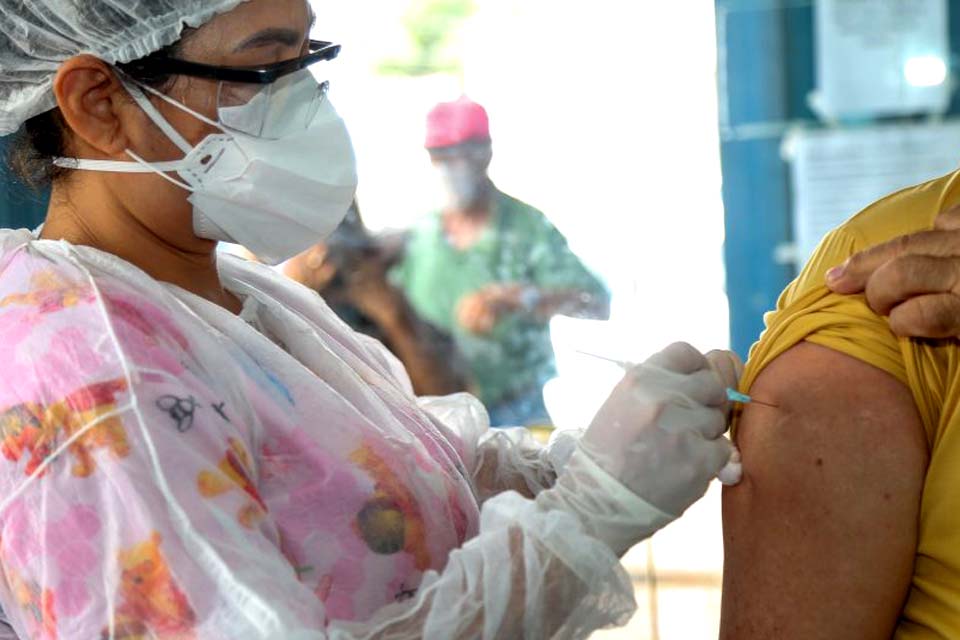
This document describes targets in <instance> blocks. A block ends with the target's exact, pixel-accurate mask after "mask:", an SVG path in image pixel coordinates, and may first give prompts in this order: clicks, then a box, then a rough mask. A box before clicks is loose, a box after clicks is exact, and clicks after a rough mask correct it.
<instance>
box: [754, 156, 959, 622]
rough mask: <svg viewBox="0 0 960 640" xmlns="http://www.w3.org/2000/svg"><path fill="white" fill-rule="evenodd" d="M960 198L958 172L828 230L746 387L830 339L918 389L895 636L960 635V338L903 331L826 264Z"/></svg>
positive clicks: (768, 334)
mask: <svg viewBox="0 0 960 640" xmlns="http://www.w3.org/2000/svg"><path fill="white" fill-rule="evenodd" d="M957 203H960V172H957V173H954V174H951V175H948V176H945V177H943V178H939V179H937V180H933V181H931V182H927V183H925V184H922V185H919V186H916V187H911V188H909V189H905V190H903V191H900V192H898V193H895V194H893V195H891V196H888V197H886V198H884V199H883V200H880V201H879V202H877V203H876V204H873V205H871V206H870V207H868V208H867V209H865V210H864V211H863V212H861V213H860V214H858V215H857V216H855V217H854V218H852V219H851V220H849V221H848V222H846V223H845V224H844V225H843V226H841V227H839V228H838V229H836V230H834V231H833V232H832V233H830V234H829V235H828V236H827V237H826V238H825V239H824V240H823V242H822V243H821V244H820V246H819V247H818V248H817V251H816V252H815V253H814V256H813V257H812V258H811V259H810V262H809V263H808V264H807V266H806V267H805V268H804V270H803V272H802V273H801V274H800V276H799V277H798V278H797V279H796V280H795V281H794V282H793V283H792V284H791V285H790V286H789V287H787V289H786V290H785V291H784V292H783V295H782V296H781V297H780V300H779V301H778V302H777V309H776V310H775V311H772V312H770V313H768V314H767V315H766V317H765V318H764V320H765V322H766V327H767V328H766V330H765V331H764V333H763V335H762V336H761V338H760V341H759V342H758V343H757V344H756V345H754V347H753V350H752V351H751V354H750V361H749V363H748V364H747V368H746V371H745V373H744V378H743V382H742V385H741V387H742V389H743V390H744V391H745V392H749V390H750V386H751V385H752V384H753V382H754V381H755V380H756V379H757V376H758V375H759V374H760V372H761V371H762V370H763V369H764V367H766V366H767V365H768V364H769V363H770V362H772V361H773V360H774V359H775V358H777V356H779V355H780V354H782V353H783V352H784V351H786V350H787V349H789V348H790V347H792V346H794V345H796V344H797V343H799V342H801V341H807V342H812V343H815V344H819V345H821V346H825V347H829V348H831V349H833V350H835V351H840V352H842V353H845V354H847V355H849V356H852V357H854V358H857V359H858V360H861V361H863V362H866V363H869V364H871V365H873V366H875V367H878V368H879V369H882V370H884V371H886V372H888V373H890V374H891V375H893V376H895V377H896V378H897V379H899V380H900V381H901V382H903V384H905V385H906V386H907V387H909V389H910V391H911V392H912V394H913V398H914V401H915V402H916V405H917V408H918V410H919V413H920V416H921V418H922V420H923V426H924V430H925V431H926V437H927V444H928V446H929V450H930V466H929V468H928V469H927V476H926V481H925V486H924V491H923V497H922V501H921V507H920V532H919V533H920V535H919V541H918V546H917V553H916V566H915V568H914V574H913V583H912V587H911V591H910V595H909V598H908V600H907V604H906V608H905V610H904V615H903V618H902V620H901V622H900V625H899V627H898V628H897V631H896V633H895V634H894V638H896V639H897V640H913V639H915V638H930V637H943V638H960V343H958V342H957V341H954V340H949V341H938V342H933V341H921V340H910V339H898V338H897V337H896V336H894V335H893V333H891V331H890V329H889V326H888V324H887V321H886V319H885V318H882V317H879V316H877V315H876V314H875V313H873V312H872V311H871V310H870V309H869V307H867V305H866V302H865V300H864V298H863V296H839V295H836V294H834V293H832V292H830V291H829V290H828V289H827V288H826V286H825V284H824V282H825V275H826V272H827V271H828V270H829V269H830V268H832V267H835V266H837V265H839V264H842V263H843V261H844V260H846V259H847V258H848V257H850V256H851V255H852V254H854V253H856V252H858V251H860V250H862V249H866V248H868V247H870V246H872V245H875V244H877V243H880V242H885V241H887V240H891V239H893V238H895V237H897V236H900V235H903V234H906V233H914V232H917V231H923V230H926V229H930V228H932V226H933V223H934V219H935V218H936V216H937V214H939V213H940V212H942V211H945V210H946V209H948V208H949V207H951V206H952V205H954V204H957Z"/></svg>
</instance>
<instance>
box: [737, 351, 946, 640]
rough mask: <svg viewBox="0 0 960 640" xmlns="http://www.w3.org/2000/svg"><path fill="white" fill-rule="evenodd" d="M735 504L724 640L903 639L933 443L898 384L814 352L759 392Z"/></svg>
mask: <svg viewBox="0 0 960 640" xmlns="http://www.w3.org/2000/svg"><path fill="white" fill-rule="evenodd" d="M750 392H751V394H752V395H753V396H754V397H755V398H757V399H759V400H763V401H765V402H772V403H775V404H778V405H779V408H778V409H769V408H765V407H762V406H751V407H749V408H748V409H747V410H746V411H745V412H744V415H743V416H742V419H741V421H740V425H739V431H738V433H737V441H738V444H739V446H740V448H741V451H742V454H743V464H744V472H745V477H744V481H743V483H742V484H741V485H740V486H738V487H735V488H731V489H727V490H726V491H725V493H724V497H723V527H724V550H725V564H724V580H723V612H722V622H721V633H720V635H721V638H730V639H733V638H736V639H737V640H749V639H753V638H758V639H759V638H778V639H782V640H792V639H794V638H797V639H800V638H803V639H804V640H809V639H811V638H889V637H890V635H891V633H892V631H893V629H894V628H895V626H896V622H897V618H898V616H899V613H900V610H901V608H902V606H903V602H904V599H905V597H906V595H907V592H908V589H909V586H910V579H911V575H912V572H913V560H914V554H915V550H916V544H917V523H918V518H919V510H920V496H921V491H922V487H923V479H924V473H925V469H926V463H927V453H926V441H925V438H924V436H923V428H922V424H921V421H920V417H919V416H918V414H917V411H916V408H915V406H914V402H913V398H912V396H911V393H910V391H909V389H907V388H906V387H905V386H904V385H903V384H902V383H901V382H899V381H898V380H897V379H896V378H894V377H893V376H891V375H889V374H888V373H885V372H883V371H881V370H880V369H876V368H874V367H872V366H870V365H868V364H865V363H863V362H861V361H859V360H856V359H854V358H851V357H849V356H847V355H844V354H841V353H839V352H837V351H833V350H830V349H828V348H826V347H821V346H817V345H814V344H810V343H800V344H798V345H796V346H794V347H793V348H791V349H790V350H788V351H786V352H785V353H784V354H783V355H781V356H779V357H778V358H777V359H775V360H774V361H773V362H771V363H770V364H769V365H768V366H767V368H766V369H764V371H763V372H762V373H761V374H760V376H759V377H758V378H757V380H756V382H754V384H753V385H752V387H751V389H750Z"/></svg>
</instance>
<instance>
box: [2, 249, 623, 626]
mask: <svg viewBox="0 0 960 640" xmlns="http://www.w3.org/2000/svg"><path fill="white" fill-rule="evenodd" d="M0 262H2V270H0V360H2V362H3V366H2V368H0V377H2V382H0V429H2V431H0V437H2V442H0V451H2V456H0V496H2V497H0V570H2V576H0V604H2V606H3V609H4V611H5V612H6V615H7V617H8V618H9V619H10V621H11V623H12V625H13V626H14V628H15V629H16V631H17V633H18V634H19V636H20V637H21V638H37V639H43V640H50V639H54V638H77V639H83V640H89V639H91V638H105V639H122V638H159V639H173V638H176V639H191V638H195V639H198V640H207V639H210V640H214V639H216V640H219V639H224V640H226V639H230V640H235V639H238V638H243V639H246V638H251V639H253V638H284V639H291V640H292V639H308V638H318V639H319V638H397V639H401V638H421V637H425V638H444V639H448V638H522V637H528V638H547V637H560V638H575V637H585V636H587V635H588V634H589V633H590V632H591V631H592V630H594V629H597V628H600V627H603V626H607V625H611V624H619V623H624V622H625V621H626V620H627V619H628V618H629V616H630V615H631V613H632V612H633V610H634V606H635V605H634V601H633V595H632V588H631V585H630V582H629V580H628V578H627V576H626V574H625V572H624V571H623V569H622V568H621V566H620V565H619V563H618V559H617V557H616V555H615V554H614V552H612V551H611V550H610V548H609V547H608V546H607V545H605V544H604V543H601V542H600V541H599V540H598V539H597V538H596V537H594V536H591V535H588V534H587V533H586V532H585V531H584V529H583V526H582V525H581V522H583V521H584V519H583V518H576V517H574V516H571V515H569V514H568V513H567V512H566V511H565V510H564V509H562V508H556V507H555V506H553V507H552V506H551V505H555V502H551V501H550V500H549V499H544V498H546V497H548V494H550V491H541V490H542V489H544V488H546V487H548V486H550V485H552V484H553V482H554V480H555V479H556V474H557V472H558V470H559V469H560V468H561V467H562V466H563V463H564V461H565V459H567V458H568V457H569V455H570V453H571V452H572V451H573V449H574V447H573V446H572V443H573V442H574V439H573V438H572V437H570V438H560V439H558V440H557V441H556V442H555V444H554V446H551V447H548V448H546V449H541V448H539V447H537V446H536V445H535V444H534V443H533V442H532V441H531V440H530V438H529V436H528V435H527V434H526V433H525V432H524V431H522V430H516V431H504V432H496V433H493V432H490V431H489V430H488V428H487V426H486V419H485V413H484V411H483V408H482V407H480V406H479V405H478V403H477V402H476V401H475V400H473V399H472V398H470V397H469V396H456V397H452V398H431V399H423V400H420V401H418V400H417V399H416V398H414V397H413V395H412V392H411V391H410V385H409V382H408V381H407V380H406V378H405V376H404V374H403V373H402V369H401V368H400V366H399V364H398V363H397V361H396V360H395V359H393V358H392V356H390V355H389V354H388V353H387V352H386V351H385V350H384V349H383V348H382V347H381V346H380V345H379V344H377V343H375V342H373V341H370V340H369V339H365V338H363V337H361V336H358V335H357V334H355V333H353V332H352V331H351V330H350V329H349V328H348V327H347V326H346V325H344V324H343V323H342V322H341V321H340V320H339V319H337V318H336V317H335V316H334V315H333V314H332V312H330V311H329V309H328V308H327V307H326V305H325V304H324V303H323V302H322V301H321V300H320V299H319V298H318V297H317V296H316V295H315V294H313V293H311V292H309V291H308V290H307V289H305V288H301V287H300V286H299V285H296V284H294V283H292V282H288V281H286V280H284V279H283V278H282V277H280V276H278V275H276V274H275V273H274V272H273V271H272V270H270V269H267V268H265V267H260V266H258V265H253V264H249V263H245V262H243V261H241V260H239V259H235V258H232V257H225V258H224V260H223V262H222V264H221V271H222V277H223V281H224V284H225V285H226V287H227V288H228V289H229V290H230V291H232V292H233V293H235V294H236V295H237V296H238V297H240V298H241V299H243V300H244V301H245V302H244V312H243V314H242V315H241V316H240V317H237V316H235V315H232V314H230V313H228V312H226V311H225V310H223V309H221V308H219V307H217V306H215V305H212V304H210V303H208V302H207V301H205V300H202V299H199V298H197V297H195V296H193V295H191V294H189V293H187V292H185V291H183V290H180V289H177V288H175V287H172V286H169V285H164V284H161V283H159V282H157V281H155V280H153V279H152V278H150V277H149V276H147V275H146V274H144V273H143V272H141V271H139V270H138V269H136V268H135V267H133V266H131V265H130V264H128V263H125V262H123V261H121V260H119V259H117V258H115V257H113V256H110V255H108V254H104V253H101V252H98V251H96V250H93V249H89V248H83V247H74V246H71V245H68V244H66V243H62V242H52V241H37V240H34V238H33V236H32V235H31V234H30V233H29V232H26V231H16V232H11V231H3V232H0ZM510 489H515V490H516V491H510ZM537 495H538V496H539V497H537V498H531V497H529V496H537ZM524 496H528V497H524Z"/></svg>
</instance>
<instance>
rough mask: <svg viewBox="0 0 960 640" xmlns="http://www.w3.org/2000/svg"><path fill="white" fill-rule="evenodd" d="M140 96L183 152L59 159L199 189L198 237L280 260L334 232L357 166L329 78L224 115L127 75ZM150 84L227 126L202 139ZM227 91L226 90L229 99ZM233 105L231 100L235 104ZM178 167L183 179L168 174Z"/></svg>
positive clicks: (223, 110) (270, 91) (244, 102)
mask: <svg viewBox="0 0 960 640" xmlns="http://www.w3.org/2000/svg"><path fill="white" fill-rule="evenodd" d="M121 79H122V80H123V82H124V85H125V86H126V87H127V90H128V91H129V92H130V94H131V96H132V97H133V99H134V100H135V101H136V102H137V104H138V105H139V106H140V108H141V109H143V111H144V112H145V113H146V114H147V116H148V117H149V118H150V119H151V120H152V121H153V122H154V123H155V124H156V125H157V126H158V127H160V129H161V130H162V131H163V132H164V133H165V134H166V135H167V137H168V138H170V140H171V141H172V142H173V143H174V144H175V145H177V147H179V148H180V149H181V150H182V151H183V152H184V154H185V155H184V158H183V159H182V160H176V161H173V162H153V163H151V162H147V161H146V160H144V159H143V158H141V157H140V156H138V155H137V154H136V153H134V152H133V151H131V150H127V154H128V155H129V156H130V157H131V158H133V159H134V160H135V161H136V162H115V161H101V160H83V159H77V158H60V159H58V160H57V161H56V164H57V165H59V166H62V167H66V168H70V169H82V170H87V171H111V172H121V173H148V172H154V173H157V174H159V175H161V176H163V177H164V178H166V179H167V180H170V181H171V182H173V183H175V184H177V185H178V186H180V187H182V188H183V189H186V190H187V191H190V192H191V194H190V197H189V198H188V200H189V202H190V203H191V204H192V205H193V210H194V211H193V227H194V233H196V235H197V236H198V237H201V238H206V239H208V240H221V241H224V242H232V243H236V244H240V245H243V246H244V247H246V248H247V249H249V250H250V251H251V252H252V253H254V254H255V255H256V256H257V257H258V258H259V259H260V260H262V261H263V262H266V263H268V264H279V263H281V262H283V261H284V260H287V259H289V258H292V257H293V256H295V255H297V254H299V253H301V252H303V251H305V250H306V249H308V248H310V247H311V246H313V245H314V244H316V243H318V242H321V241H322V240H324V239H325V238H326V237H327V236H329V235H330V234H331V233H332V232H333V231H334V229H336V228H337V225H339V224H340V222H341V221H342V220H343V218H344V216H345V215H346V213H347V210H348V209H349V208H350V204H351V203H352V202H353V199H354V196H355V195H356V187H357V168H356V158H355V156H354V151H353V145H352V143H351V140H350V134H349V133H348V131H347V128H346V125H345V124H344V122H343V120H342V119H341V118H340V116H339V115H338V114H337V112H336V110H335V109H334V108H333V105H332V104H331V103H330V100H329V99H328V98H327V96H326V91H327V84H326V83H322V84H320V83H318V82H317V80H316V79H315V78H314V77H313V75H312V74H311V73H310V72H309V71H308V70H302V71H299V72H296V73H293V74H291V75H289V76H285V77H283V78H281V79H279V80H277V81H276V82H275V83H273V84H271V85H267V86H266V87H248V88H246V89H245V90H246V91H249V92H251V94H252V95H248V96H243V98H242V99H238V100H234V101H233V102H236V103H239V104H235V105H232V106H228V105H225V104H223V102H221V104H220V106H218V119H219V121H218V122H215V121H213V120H211V119H209V118H207V117H205V116H203V115H202V114H199V113H197V112H195V111H193V110H192V109H190V108H189V107H187V106H186V105H183V104H180V103H179V102H177V101H176V100H174V99H172V98H170V97H169V96H166V95H164V94H162V93H160V92H158V91H156V90H155V89H152V88H150V87H147V86H144V85H139V84H135V83H133V82H132V81H129V80H127V79H126V78H124V77H123V76H122V75H121ZM145 91H146V92H149V93H151V94H153V95H155V96H157V97H159V98H160V99H162V100H164V101H166V102H168V103H169V104H171V105H173V106H174V107H176V108H178V109H180V110H182V111H184V112H186V113H188V114H190V115H191V116H193V117H194V118H197V119H198V120H200V121H202V122H205V123H207V124H210V125H212V126H214V127H216V128H218V129H219V130H221V131H222V132H223V133H220V134H211V135H209V136H207V137H206V138H204V139H203V140H202V141H201V142H200V143H199V144H197V145H196V146H192V145H191V144H190V143H188V142H187V141H186V140H185V139H184V138H183V136H181V135H180V133H179V132H178V131H177V130H176V129H174V128H173V126H172V125H171V124H170V123H169V122H168V121H167V120H166V118H164V117H163V115H162V114H161V113H160V112H159V111H158V110H157V108H156V107H154V105H153V104H152V103H151V102H150V100H149V99H148V98H147V96H146V94H145V93H144V92H145ZM222 97H223V96H222V95H221V99H222ZM228 104H229V103H228ZM170 172H175V173H176V174H177V175H178V176H179V177H180V178H181V179H182V182H181V181H180V180H176V179H175V178H172V177H170V176H168V175H167V173H170Z"/></svg>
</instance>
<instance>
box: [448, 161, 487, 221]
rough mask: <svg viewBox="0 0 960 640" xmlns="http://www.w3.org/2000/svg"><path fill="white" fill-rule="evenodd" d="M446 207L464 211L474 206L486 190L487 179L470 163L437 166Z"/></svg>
mask: <svg viewBox="0 0 960 640" xmlns="http://www.w3.org/2000/svg"><path fill="white" fill-rule="evenodd" d="M437 171H438V172H439V174H440V181H441V182H442V183H443V189H444V193H445V195H446V198H447V205H448V206H450V207H451V208H453V209H458V210H465V209H470V208H472V207H474V206H476V205H477V204H478V203H479V202H480V199H481V198H482V197H483V195H484V193H485V191H486V188H487V177H486V174H485V173H484V172H482V171H478V170H477V168H476V167H474V166H472V165H471V164H470V163H466V162H458V163H451V162H445V163H442V164H438V165H437Z"/></svg>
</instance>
